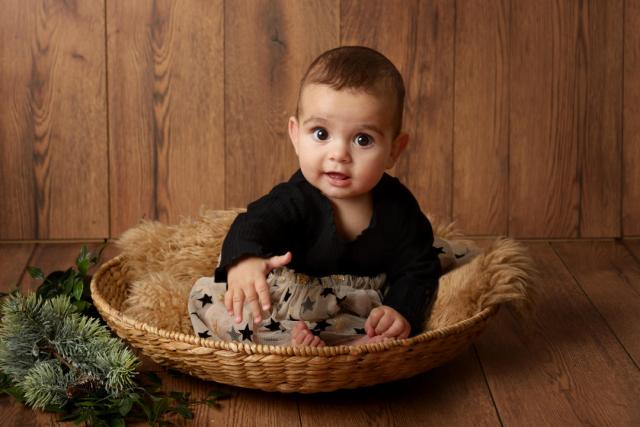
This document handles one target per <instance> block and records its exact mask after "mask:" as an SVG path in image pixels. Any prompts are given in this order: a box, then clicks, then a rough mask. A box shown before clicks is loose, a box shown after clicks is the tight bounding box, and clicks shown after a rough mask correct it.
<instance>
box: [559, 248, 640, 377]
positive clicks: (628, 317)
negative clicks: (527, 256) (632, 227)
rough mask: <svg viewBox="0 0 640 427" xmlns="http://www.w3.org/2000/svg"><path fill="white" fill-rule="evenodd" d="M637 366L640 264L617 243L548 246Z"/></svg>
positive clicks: (639, 359)
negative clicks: (560, 260)
mask: <svg viewBox="0 0 640 427" xmlns="http://www.w3.org/2000/svg"><path fill="white" fill-rule="evenodd" d="M551 246H552V247H553V249H554V250H555V251H556V252H557V253H558V255H559V256H560V258H561V259H562V261H563V262H564V264H565V266H566V267H567V269H568V270H569V272H570V273H571V274H572V275H573V277H574V278H575V280H576V281H577V282H578V284H579V285H580V287H581V288H582V289H583V290H584V291H585V293H586V294H587V297H588V298H589V300H590V301H591V303H592V304H593V305H594V306H595V308H596V309H597V310H598V311H599V312H600V314H601V315H602V317H604V320H605V321H606V322H607V324H608V325H609V327H610V328H611V330H612V331H613V333H614V334H615V335H616V337H618V339H619V340H620V343H622V345H623V346H624V348H625V349H626V351H627V352H628V353H629V355H630V356H631V358H632V359H633V360H634V361H635V363H636V366H640V311H638V310H637V309H636V308H637V307H640V263H639V262H638V261H636V260H635V259H634V258H633V255H631V254H630V253H629V252H628V251H627V249H626V248H625V247H624V245H623V244H622V243H620V242H602V241H597V242H556V243H552V245H551Z"/></svg>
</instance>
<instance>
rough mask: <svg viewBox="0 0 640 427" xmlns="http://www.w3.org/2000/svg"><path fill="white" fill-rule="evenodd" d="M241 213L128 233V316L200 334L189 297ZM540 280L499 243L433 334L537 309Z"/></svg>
mask: <svg viewBox="0 0 640 427" xmlns="http://www.w3.org/2000/svg"><path fill="white" fill-rule="evenodd" d="M238 212H240V211H239V210H235V211H231V210H230V211H208V212H205V213H204V214H202V215H201V216H200V217H199V218H198V219H196V220H185V221H183V222H182V223H180V224H177V225H164V224H161V223H159V222H154V221H144V222H142V223H141V224H139V225H138V226H136V227H134V228H132V229H130V230H128V231H126V232H125V233H124V234H123V235H122V236H121V237H120V239H119V240H118V242H117V244H118V246H119V248H120V249H121V251H122V254H123V255H124V256H125V257H126V260H127V261H126V262H127V265H128V267H129V275H130V280H131V286H130V288H129V295H128V296H127V298H126V300H125V304H124V312H125V314H127V315H128V316H130V317H132V318H134V319H137V320H140V321H143V322H146V323H148V324H150V325H153V326H156V327H158V328H162V329H166V330H169V331H177V332H182V333H184V334H193V330H192V326H191V321H190V319H189V316H188V313H187V300H188V296H189V291H190V290H191V287H192V286H193V283H194V282H195V281H196V280H197V279H198V278H200V277H202V276H209V275H211V274H212V273H213V270H214V268H215V264H216V261H217V259H218V255H219V253H220V250H221V246H222V242H223V240H224V237H225V235H226V233H227V230H228V229H229V227H230V226H231V223H232V222H233V219H234V218H235V217H236V215H237V214H238ZM430 219H431V218H430ZM431 222H432V225H433V229H434V233H435V234H436V236H439V237H442V238H445V239H447V240H450V241H451V240H453V241H457V242H459V243H460V244H464V245H469V244H472V245H473V243H472V242H469V241H465V240H463V239H462V238H461V235H460V233H458V232H456V230H455V229H454V228H453V226H452V224H448V225H444V224H440V223H438V222H437V221H434V220H433V219H431ZM534 276H535V269H534V266H533V262H532V260H531V258H530V257H529V256H528V255H527V251H526V248H525V247H524V246H523V245H522V244H520V243H518V242H516V241H514V240H512V239H509V238H498V239H497V240H495V241H494V242H492V243H491V244H489V245H488V247H486V248H485V250H484V251H483V252H482V253H480V255H478V256H476V257H475V258H474V259H473V260H471V261H470V262H469V263H467V264H464V265H461V266H459V267H457V268H455V269H453V270H451V271H448V272H446V273H445V274H444V275H443V276H442V278H441V279H440V285H439V289H438V293H437V297H436V300H435V302H434V303H433V306H432V308H431V315H430V316H429V318H428V319H427V321H426V324H425V328H426V329H429V330H431V329H438V328H441V327H444V326H448V325H452V324H454V323H456V322H458V321H461V320H464V319H467V318H469V317H471V316H473V315H474V314H476V313H478V312H480V311H482V310H483V309H485V308H486V307H489V306H492V305H497V304H503V303H507V302H511V303H516V306H517V307H519V308H526V307H530V305H531V304H530V303H531V299H532V298H531V296H532V286H531V283H532V280H533V278H534Z"/></svg>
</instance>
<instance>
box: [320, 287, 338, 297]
mask: <svg viewBox="0 0 640 427" xmlns="http://www.w3.org/2000/svg"><path fill="white" fill-rule="evenodd" d="M335 294H336V293H335V292H333V288H324V289H323V290H322V293H321V294H320V295H321V296H323V297H326V296H329V295H335Z"/></svg>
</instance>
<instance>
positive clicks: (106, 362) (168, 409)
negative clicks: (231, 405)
mask: <svg viewBox="0 0 640 427" xmlns="http://www.w3.org/2000/svg"><path fill="white" fill-rule="evenodd" d="M103 248H104V247H103ZM101 252H102V249H101V250H100V251H99V252H98V254H96V255H94V254H91V253H89V251H88V250H87V248H86V247H85V246H83V247H82V250H81V251H80V255H79V256H78V258H77V259H76V263H75V264H76V269H74V268H70V269H68V270H66V271H54V272H52V273H50V274H49V275H47V276H45V275H44V273H43V272H42V270H41V269H39V268H37V267H28V272H29V274H30V275H31V277H33V278H35V279H37V280H41V281H42V284H41V285H40V286H39V287H38V290H37V291H36V292H35V293H30V294H27V295H22V294H21V293H20V292H19V290H16V291H14V292H12V293H11V294H9V295H8V297H7V298H5V299H4V301H3V302H2V305H1V308H0V312H1V315H2V319H1V324H0V393H5V394H9V395H12V396H13V397H14V398H15V399H16V400H17V401H18V402H23V403H25V404H27V405H29V406H31V407H33V408H35V409H43V410H46V411H51V412H57V413H61V414H62V415H63V417H62V419H61V420H64V421H75V422H76V423H85V424H88V425H97V426H121V425H126V420H133V419H138V420H146V421H147V422H148V423H149V424H150V425H170V424H171V423H170V422H169V421H168V418H170V416H172V415H177V416H181V417H183V418H187V419H191V418H193V413H192V412H191V407H192V406H193V405H196V404H207V405H209V406H218V405H219V399H221V398H224V397H226V394H225V393H221V392H217V391H213V392H211V393H209V395H208V396H207V397H206V398H205V399H203V400H198V401H196V400H192V399H191V396H190V394H189V393H181V392H164V391H162V390H161V388H160V387H161V381H160V378H159V377H158V376H157V375H155V374H153V373H144V374H138V373H137V372H136V369H137V368H138V366H139V361H138V359H137V357H136V356H135V355H134V354H133V352H131V350H129V349H128V348H127V347H126V345H125V344H124V342H123V341H121V340H120V339H119V338H115V337H113V336H112V335H111V333H110V332H109V330H108V329H107V328H106V325H105V324H104V321H103V320H102V319H101V318H100V316H99V315H98V313H97V311H96V310H95V308H94V307H93V304H92V301H91V295H90V292H89V283H90V279H91V278H90V277H89V276H88V272H89V269H90V267H91V266H92V265H95V264H97V262H98V260H99V257H100V253H101ZM4 295H5V296H6V295H7V294H4ZM88 316H92V317H88Z"/></svg>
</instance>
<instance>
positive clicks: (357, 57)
mask: <svg viewBox="0 0 640 427" xmlns="http://www.w3.org/2000/svg"><path fill="white" fill-rule="evenodd" d="M313 83H315V84H324V85H328V86H330V87H331V88H332V89H334V90H342V89H356V90H364V91H367V92H372V93H375V94H379V93H380V92H382V94H384V95H391V96H392V97H393V98H395V99H394V101H395V117H394V131H395V135H397V134H398V133H400V129H401V127H402V111H403V107H404V93H405V90H404V83H403V81H402V75H401V74H400V72H399V71H398V69H397V68H396V67H395V65H393V63H392V62H391V61H389V59H387V57H386V56H384V55H383V54H381V53H380V52H378V51H376V50H373V49H371V48H368V47H364V46H341V47H337V48H334V49H331V50H328V51H326V52H324V53H323V54H321V55H320V56H318V57H317V58H316V59H315V60H314V61H313V62H312V63H311V65H309V68H308V69H307V72H306V73H305V75H304V77H303V78H302V81H301V82H300V90H299V92H298V101H297V104H296V117H298V113H299V108H300V107H299V106H300V95H301V94H302V90H303V89H304V87H305V86H306V85H308V84H313Z"/></svg>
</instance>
